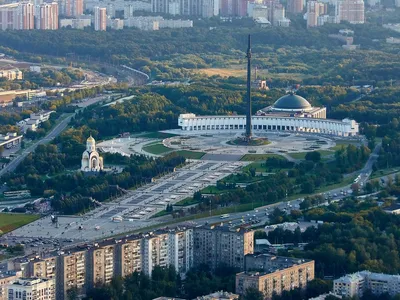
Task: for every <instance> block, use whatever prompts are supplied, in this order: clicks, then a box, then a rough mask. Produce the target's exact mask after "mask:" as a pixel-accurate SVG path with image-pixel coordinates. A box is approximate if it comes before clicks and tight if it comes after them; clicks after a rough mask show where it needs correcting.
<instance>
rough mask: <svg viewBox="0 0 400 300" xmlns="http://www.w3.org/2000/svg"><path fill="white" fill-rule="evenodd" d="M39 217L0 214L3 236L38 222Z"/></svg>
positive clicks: (0, 226)
mask: <svg viewBox="0 0 400 300" xmlns="http://www.w3.org/2000/svg"><path fill="white" fill-rule="evenodd" d="M39 218H40V216H39V215H26V214H7V213H2V214H0V230H1V234H3V233H7V232H10V231H13V230H14V229H17V228H19V227H21V226H24V225H26V224H28V223H31V222H33V221H36V220H37V219H39Z"/></svg>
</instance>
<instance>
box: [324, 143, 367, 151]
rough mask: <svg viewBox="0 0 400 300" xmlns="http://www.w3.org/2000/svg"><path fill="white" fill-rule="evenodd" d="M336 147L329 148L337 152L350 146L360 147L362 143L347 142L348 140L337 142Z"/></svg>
mask: <svg viewBox="0 0 400 300" xmlns="http://www.w3.org/2000/svg"><path fill="white" fill-rule="evenodd" d="M335 143H336V145H335V146H333V147H331V148H329V149H330V150H333V151H336V150H340V149H342V147H347V146H348V145H355V146H359V145H360V143H357V142H352V141H346V140H337V141H335Z"/></svg>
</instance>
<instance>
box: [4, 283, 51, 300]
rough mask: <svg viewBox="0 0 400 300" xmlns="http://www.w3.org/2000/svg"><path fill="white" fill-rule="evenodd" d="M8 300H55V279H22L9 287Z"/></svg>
mask: <svg viewBox="0 0 400 300" xmlns="http://www.w3.org/2000/svg"><path fill="white" fill-rule="evenodd" d="M7 289H8V299H9V300H14V299H15V300H16V299H25V300H55V299H56V295H55V282H54V279H47V278H21V279H18V280H17V281H15V282H14V283H10V284H9V285H8V286H7Z"/></svg>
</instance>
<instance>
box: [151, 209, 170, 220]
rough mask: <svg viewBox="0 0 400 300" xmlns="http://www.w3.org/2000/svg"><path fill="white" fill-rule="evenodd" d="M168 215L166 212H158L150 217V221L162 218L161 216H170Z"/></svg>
mask: <svg viewBox="0 0 400 300" xmlns="http://www.w3.org/2000/svg"><path fill="white" fill-rule="evenodd" d="M170 214H171V213H170V212H168V211H166V210H161V211H159V212H158V213H156V214H155V215H153V216H151V217H150V219H153V218H158V217H163V216H166V215H170Z"/></svg>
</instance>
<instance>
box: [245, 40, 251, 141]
mask: <svg viewBox="0 0 400 300" xmlns="http://www.w3.org/2000/svg"><path fill="white" fill-rule="evenodd" d="M246 57H247V97H246V98H247V99H246V100H247V111H246V140H247V141H250V140H251V137H252V133H251V129H252V128H251V126H252V125H251V36H250V34H249V38H248V47H247V56H246Z"/></svg>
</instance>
